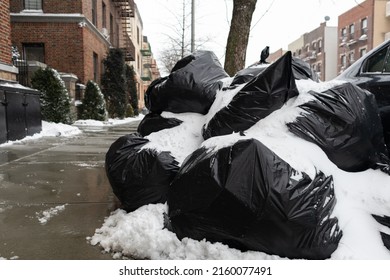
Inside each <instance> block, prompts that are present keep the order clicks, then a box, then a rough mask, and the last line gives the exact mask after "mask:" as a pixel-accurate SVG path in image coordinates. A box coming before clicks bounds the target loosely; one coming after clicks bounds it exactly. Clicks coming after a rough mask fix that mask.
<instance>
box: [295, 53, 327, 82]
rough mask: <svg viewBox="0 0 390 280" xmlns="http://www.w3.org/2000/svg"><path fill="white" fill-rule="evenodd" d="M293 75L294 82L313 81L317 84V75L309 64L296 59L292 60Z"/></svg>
mask: <svg viewBox="0 0 390 280" xmlns="http://www.w3.org/2000/svg"><path fill="white" fill-rule="evenodd" d="M292 67H293V73H294V77H295V79H296V80H308V79H310V80H313V81H315V82H319V81H320V79H319V78H318V75H317V73H316V72H315V71H314V70H313V68H311V66H310V64H309V63H307V62H306V61H303V60H302V59H300V58H298V57H293V58H292Z"/></svg>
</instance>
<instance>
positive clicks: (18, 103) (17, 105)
mask: <svg viewBox="0 0 390 280" xmlns="http://www.w3.org/2000/svg"><path fill="white" fill-rule="evenodd" d="M41 130H42V117H41V105H40V100H39V92H38V91H36V90H33V89H30V88H27V87H23V86H21V85H19V84H0V143H4V142H7V141H14V140H20V139H23V138H24V137H26V136H31V135H34V134H35V133H39V132H40V131H41Z"/></svg>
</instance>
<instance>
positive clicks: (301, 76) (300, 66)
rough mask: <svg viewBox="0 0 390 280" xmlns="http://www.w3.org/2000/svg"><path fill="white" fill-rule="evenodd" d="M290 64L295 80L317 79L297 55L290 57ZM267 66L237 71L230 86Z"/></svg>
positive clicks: (246, 79)
mask: <svg viewBox="0 0 390 280" xmlns="http://www.w3.org/2000/svg"><path fill="white" fill-rule="evenodd" d="M291 66H292V71H293V75H294V78H295V79H296V80H307V79H311V80H313V81H315V82H318V81H319V78H318V75H317V73H316V72H315V71H314V70H313V69H312V68H311V67H310V64H309V63H307V62H305V61H303V60H302V59H300V58H297V57H292V61H291ZM267 67H268V66H266V67H264V66H260V67H259V66H258V65H253V66H251V67H248V68H245V69H242V70H240V71H238V72H237V73H236V75H234V78H233V81H232V82H231V84H230V87H233V86H236V85H241V84H244V83H247V82H249V81H250V80H252V79H253V78H254V77H256V76H258V75H259V74H260V73H261V72H263V71H264V70H265V69H266V68H267Z"/></svg>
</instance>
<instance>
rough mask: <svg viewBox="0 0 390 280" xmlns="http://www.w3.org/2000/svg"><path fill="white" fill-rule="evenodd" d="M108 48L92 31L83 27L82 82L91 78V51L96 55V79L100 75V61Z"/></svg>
mask: <svg viewBox="0 0 390 280" xmlns="http://www.w3.org/2000/svg"><path fill="white" fill-rule="evenodd" d="M107 52H108V48H107V47H106V46H105V45H104V44H102V42H101V39H99V38H98V37H96V35H95V34H94V33H91V32H90V31H89V30H87V29H84V54H83V55H84V62H85V63H84V76H83V79H81V80H82V81H83V82H84V83H86V82H87V81H88V80H93V70H94V69H93V53H96V54H97V55H98V75H97V76H98V80H97V82H98V83H100V78H101V75H102V72H101V71H102V61H103V59H104V58H105V57H106V55H107Z"/></svg>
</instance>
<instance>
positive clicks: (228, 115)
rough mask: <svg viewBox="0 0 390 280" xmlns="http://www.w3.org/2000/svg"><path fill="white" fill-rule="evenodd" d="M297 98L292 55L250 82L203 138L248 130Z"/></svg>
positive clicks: (221, 113)
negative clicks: (291, 99)
mask: <svg viewBox="0 0 390 280" xmlns="http://www.w3.org/2000/svg"><path fill="white" fill-rule="evenodd" d="M297 95H298V90H297V87H296V84H295V79H294V77H293V75H292V67H291V52H287V53H286V54H285V55H284V56H282V57H281V58H280V59H279V60H277V61H276V62H274V63H272V64H271V65H270V66H268V67H267V68H266V69H265V70H264V71H263V72H261V73H260V74H259V75H258V76H256V77H255V78H253V79H252V80H250V81H249V82H248V83H247V84H246V85H245V86H244V87H243V88H242V89H240V90H239V91H238V93H237V94H236V95H235V96H234V97H233V99H232V100H231V101H230V103H229V104H228V105H227V106H226V107H224V108H222V109H221V110H219V111H218V112H217V113H216V114H215V115H214V116H213V117H212V118H211V120H210V121H209V122H208V123H207V124H205V126H204V127H203V130H202V134H203V138H204V139H208V138H210V137H213V136H219V135H226V134H231V133H233V132H240V131H244V130H247V129H248V128H250V127H251V126H252V125H254V124H255V123H257V122H258V121H259V120H261V119H263V118H265V117H267V116H268V115H269V114H271V113H272V112H274V111H275V110H277V109H280V108H281V107H282V106H283V105H284V104H285V102H286V101H287V100H288V99H290V98H292V97H294V96H297Z"/></svg>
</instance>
